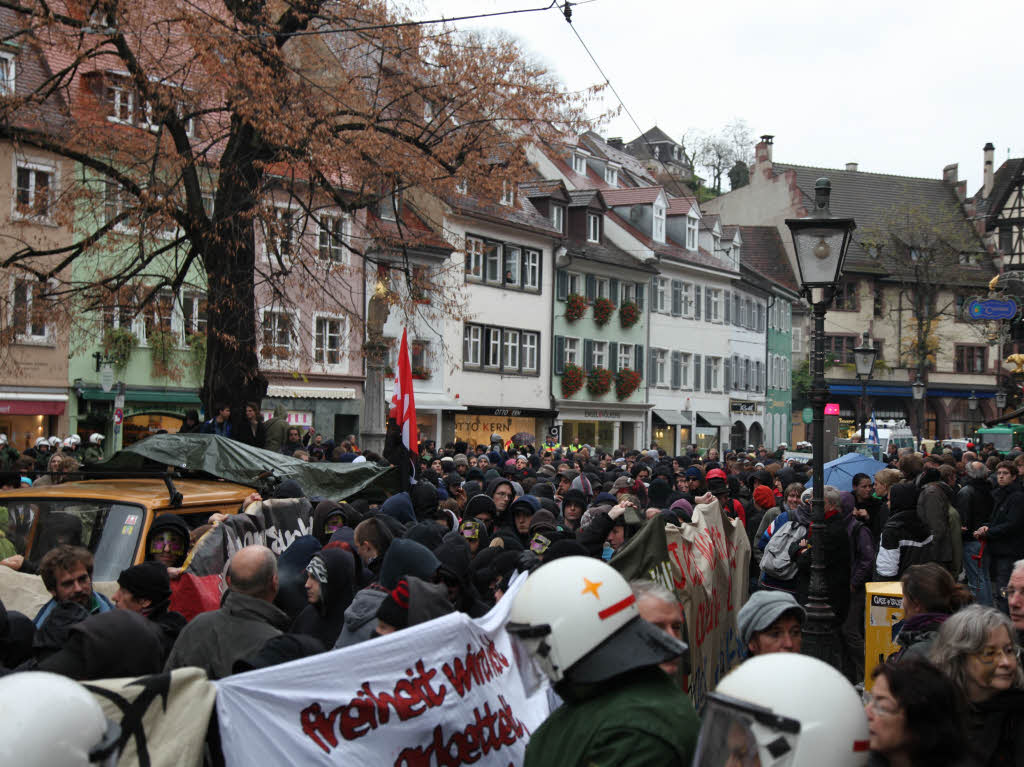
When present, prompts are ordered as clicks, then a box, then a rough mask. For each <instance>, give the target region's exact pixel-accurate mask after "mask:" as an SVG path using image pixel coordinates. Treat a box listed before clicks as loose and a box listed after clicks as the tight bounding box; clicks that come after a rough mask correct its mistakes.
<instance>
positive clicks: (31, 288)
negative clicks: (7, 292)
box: [11, 279, 49, 341]
mask: <svg viewBox="0 0 1024 767" xmlns="http://www.w3.org/2000/svg"><path fill="white" fill-rule="evenodd" d="M11 304H12V309H13V313H14V316H13V324H14V329H15V331H16V332H17V333H18V335H19V336H20V337H21V338H24V339H28V340H35V341H39V340H44V339H46V335H47V334H46V316H47V314H48V313H49V312H48V311H47V307H46V300H45V299H44V298H43V284H42V283H40V282H35V281H31V280H23V279H16V280H15V281H14V296H13V297H12V301H11Z"/></svg>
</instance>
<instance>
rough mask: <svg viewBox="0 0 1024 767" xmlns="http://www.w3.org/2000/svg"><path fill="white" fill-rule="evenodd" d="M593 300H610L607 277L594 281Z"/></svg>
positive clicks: (609, 287) (597, 278)
mask: <svg viewBox="0 0 1024 767" xmlns="http://www.w3.org/2000/svg"><path fill="white" fill-rule="evenodd" d="M594 290H595V296H594V297H595V298H611V295H612V294H611V286H610V283H609V282H608V278H607V277H596V278H595V279H594Z"/></svg>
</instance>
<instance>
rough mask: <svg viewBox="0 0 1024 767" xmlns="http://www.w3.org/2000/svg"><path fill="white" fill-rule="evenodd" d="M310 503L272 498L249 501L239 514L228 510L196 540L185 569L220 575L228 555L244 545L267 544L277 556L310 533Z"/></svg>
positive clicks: (190, 571)
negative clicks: (250, 502)
mask: <svg viewBox="0 0 1024 767" xmlns="http://www.w3.org/2000/svg"><path fill="white" fill-rule="evenodd" d="M312 526H313V507H312V506H311V505H310V503H309V501H308V500H306V499H305V498H272V499H268V500H265V501H258V502H256V503H252V504H249V506H248V507H247V508H246V509H245V512H244V513H242V514H229V515H228V516H227V517H225V518H224V519H223V520H221V521H220V522H218V523H217V524H216V525H214V526H213V527H212V528H210V529H209V530H207V531H206V532H205V533H204V534H203V536H202V537H201V538H200V539H199V540H198V541H196V544H195V546H193V547H192V551H191V552H190V553H189V556H188V559H187V560H186V562H185V571H186V572H188V573H191V574H192V575H195V576H198V577H203V576H208V575H223V573H224V568H225V567H226V565H227V562H228V560H229V559H231V555H232V554H234V553H235V552H236V551H238V550H239V549H241V548H242V547H244V546H251V545H252V544H255V543H258V544H262V545H263V546H268V547H269V548H270V549H271V550H272V551H273V552H274V553H275V554H276V555H277V556H281V553H282V552H283V551H284V550H285V549H287V548H288V547H289V546H291V545H292V542H293V541H294V540H295V539H296V538H298V537H299V536H300V535H309V534H310V530H311V529H312Z"/></svg>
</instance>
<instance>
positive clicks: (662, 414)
mask: <svg viewBox="0 0 1024 767" xmlns="http://www.w3.org/2000/svg"><path fill="white" fill-rule="evenodd" d="M654 415H655V416H657V417H658V418H660V419H661V420H662V421H664V422H665V423H666V425H668V426H689V425H690V415H689V414H688V413H683V412H681V411H679V410H659V409H658V408H654Z"/></svg>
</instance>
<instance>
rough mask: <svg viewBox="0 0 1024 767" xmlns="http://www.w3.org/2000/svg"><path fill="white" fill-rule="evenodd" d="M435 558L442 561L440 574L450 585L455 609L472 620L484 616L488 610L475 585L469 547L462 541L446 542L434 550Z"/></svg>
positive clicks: (449, 590) (449, 592) (449, 588)
mask: <svg viewBox="0 0 1024 767" xmlns="http://www.w3.org/2000/svg"><path fill="white" fill-rule="evenodd" d="M434 556H436V557H437V558H438V559H439V560H440V561H441V567H440V568H439V569H438V572H439V574H440V575H441V577H442V578H443V579H444V581H445V583H446V584H447V585H448V595H449V599H450V600H451V602H452V604H453V606H454V607H455V609H456V610H458V611H459V612H463V613H466V614H467V615H468V616H469V617H470V618H479V617H481V616H482V615H484V614H485V613H486V612H487V609H488V608H487V605H486V604H485V603H484V601H483V600H482V599H480V595H479V593H477V590H476V585H475V584H474V583H473V573H472V570H471V568H470V556H469V546H467V545H466V544H465V543H463V542H462V541H446V542H445V543H442V544H441V545H440V546H438V547H437V548H436V549H434ZM453 597H454V598H453Z"/></svg>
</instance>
